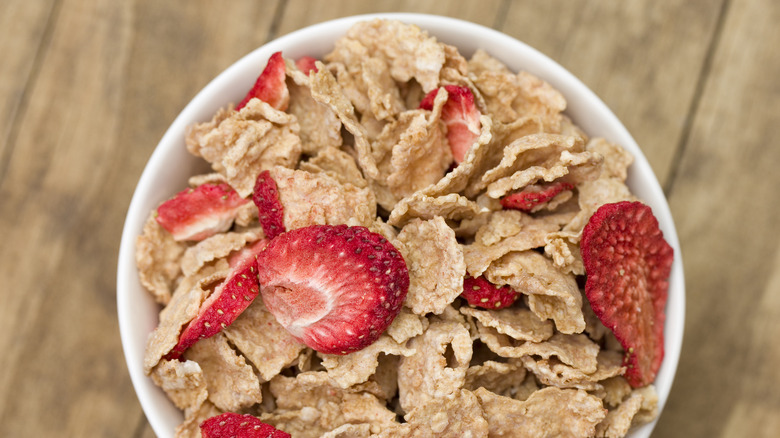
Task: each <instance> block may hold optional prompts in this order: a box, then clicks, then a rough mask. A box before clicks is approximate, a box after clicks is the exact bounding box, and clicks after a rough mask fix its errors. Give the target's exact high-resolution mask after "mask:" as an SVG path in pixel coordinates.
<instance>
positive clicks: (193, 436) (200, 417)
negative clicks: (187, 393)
mask: <svg viewBox="0 0 780 438" xmlns="http://www.w3.org/2000/svg"><path fill="white" fill-rule="evenodd" d="M221 413H222V411H220V410H219V408H217V407H216V406H214V404H213V403H211V402H209V401H208V400H206V401H205V402H203V404H201V405H200V407H198V409H196V410H194V411H193V410H190V411H186V412H185V413H184V421H183V422H182V423H181V424H180V425H178V426H176V430H175V431H174V433H173V436H174V438H201V434H200V423H202V422H204V421H206V420H208V419H209V418H211V417H214V416H217V415H219V414H221Z"/></svg>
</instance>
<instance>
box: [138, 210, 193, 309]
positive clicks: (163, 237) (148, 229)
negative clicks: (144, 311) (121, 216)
mask: <svg viewBox="0 0 780 438" xmlns="http://www.w3.org/2000/svg"><path fill="white" fill-rule="evenodd" d="M185 248H186V245H185V244H183V243H181V242H177V241H175V240H173V236H171V233H169V232H168V231H167V230H165V229H164V228H163V227H162V226H160V224H159V223H157V221H156V220H155V219H154V213H152V214H150V215H149V218H147V219H146V222H145V223H144V229H143V231H142V233H141V235H140V236H138V238H137V239H136V243H135V261H136V266H137V267H138V278H139V279H140V280H141V284H142V285H143V286H144V287H145V288H146V289H147V290H148V291H149V292H150V293H151V294H152V296H153V297H154V299H155V301H157V302H158V303H160V304H166V305H167V304H168V303H169V302H170V301H171V292H172V290H173V288H174V284H175V280H176V279H177V278H178V277H179V276H180V275H181V265H180V259H181V256H182V254H183V253H184V250H185Z"/></svg>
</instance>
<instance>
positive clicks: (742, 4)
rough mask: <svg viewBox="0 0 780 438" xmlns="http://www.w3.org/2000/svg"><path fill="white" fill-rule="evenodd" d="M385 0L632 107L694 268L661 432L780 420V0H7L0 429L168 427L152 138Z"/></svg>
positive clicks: (625, 111)
mask: <svg viewBox="0 0 780 438" xmlns="http://www.w3.org/2000/svg"><path fill="white" fill-rule="evenodd" d="M389 11H396V12H398V11H402V12H424V13H434V14H440V15H447V16H452V17H457V18H461V19H466V20H469V21H473V22H476V23H479V24H482V25H486V26H489V27H493V28H495V29H497V30H500V31H502V32H505V33H507V34H509V35H511V36H513V37H516V38H518V39H520V40H523V41H525V42H527V43H529V44H530V45H532V46H534V47H536V48H538V49H539V50H541V51H542V52H544V53H546V54H547V55H549V56H550V57H552V58H553V59H555V60H556V61H558V62H559V63H560V64H562V65H563V66H564V67H566V68H567V69H569V70H570V71H571V72H572V73H574V74H575V75H576V76H578V77H579V78H581V79H582V80H583V82H585V84H586V85H588V86H589V87H591V89H593V90H594V91H595V92H596V94H598V95H599V96H600V97H601V98H602V99H603V100H604V101H605V102H606V103H607V105H608V106H609V107H611V108H612V109H613V111H615V113H616V114H617V115H618V117H619V118H620V119H621V120H622V121H623V122H624V124H625V125H626V126H627V128H628V129H629V131H631V133H632V134H633V135H634V137H635V138H636V140H637V142H638V143H639V144H640V146H641V147H642V148H643V150H644V152H645V154H646V155H647V157H648V159H649V160H650V163H651V165H652V167H653V169H654V170H655V171H656V173H657V175H658V178H659V180H660V181H661V184H662V185H663V187H664V188H665V191H666V194H667V196H668V198H669V202H670V205H671V208H672V213H673V215H674V218H675V222H676V224H677V229H678V233H679V237H680V239H681V244H682V252H683V254H682V256H683V264H684V267H685V276H686V286H687V315H686V318H687V319H686V332H685V338H684V344H683V351H682V356H681V360H680V366H679V369H678V372H677V377H676V380H675V384H674V386H673V388H672V393H671V397H670V399H669V401H668V404H667V406H666V409H665V411H664V412H663V414H662V416H661V419H660V421H659V424H658V427H657V429H656V432H655V434H654V436H658V437H742V436H745V437H747V436H750V437H774V436H778V434H780V371H778V369H777V364H778V363H779V362H780V342H778V339H780V251H778V247H779V243H780V219H778V217H780V202H778V201H780V195H778V189H777V187H778V186H780V172H779V171H778V170H777V167H778V164H780V142H779V141H778V138H780V81H778V77H780V55H778V43H780V27H779V26H778V25H777V23H778V22H780V2H777V1H775V0H744V1H742V0H740V1H737V0H693V1H683V0H655V1H653V0H626V1H614V0H582V1H574V0H517V1H510V0H477V1H458V2H453V1H446V0H411V1H399V0H378V1H371V2H368V1H363V0H338V1H336V0H333V1H307V0H287V1H285V0H275V1H256V0H232V1H230V2H219V3H218V2H215V1H209V0H197V1H192V0H188V1H184V0H181V1H157V0H128V1H121V2H116V1H112V0H36V1H29V0H3V1H2V2H0V60H2V61H0V232H2V236H3V240H2V244H0V278H2V279H3V283H4V287H2V289H0V370H1V371H0V436H3V437H27V436H30V437H33V436H36V437H38V436H40V437H55V436H63V437H123V438H125V437H126V438H140V437H152V436H154V433H153V432H152V430H151V428H150V427H149V425H148V423H147V422H146V419H145V417H144V414H143V412H142V411H141V407H140V404H139V403H138V400H137V398H136V396H135V393H134V391H133V388H132V385H131V383H130V378H129V376H128V373H127V370H126V367H125V363H124V358H123V355H122V348H121V345H120V340H119V333H118V325H117V320H116V316H117V315H116V298H115V295H116V288H115V281H116V260H117V254H118V249H119V240H120V235H121V230H122V225H123V221H124V216H125V214H126V211H127V207H128V205H129V202H130V198H131V196H132V193H133V190H134V188H135V184H136V182H137V181H138V178H139V177H140V175H141V172H142V170H143V168H144V166H145V164H146V161H147V160H148V158H149V156H150V155H151V153H152V150H153V149H154V147H155V145H156V144H157V142H158V140H159V139H160V138H161V136H162V134H163V132H164V131H165V129H166V128H167V126H168V125H169V124H170V123H171V122H172V121H173V119H174V118H175V116H176V115H177V114H178V112H179V111H180V110H181V109H182V108H183V107H184V106H185V105H186V103H187V102H188V101H189V100H190V99H191V98H192V97H193V96H194V95H195V93H196V92H197V91H198V90H199V89H200V88H202V87H203V86H204V85H205V84H206V83H207V82H208V81H209V80H210V79H212V78H213V77H214V76H216V75H217V73H219V72H220V71H221V70H223V69H224V68H225V67H227V66H228V65H230V64H231V63H233V62H234V61H235V60H237V59H238V58H240V57H241V56H243V55H244V54H246V53H248V52H249V51H251V50H252V49H253V48H255V47H257V46H259V45H262V44H263V43H265V42H266V41H268V40H269V39H272V38H274V37H277V36H280V35H282V34H285V33H287V32H290V31H293V30H295V29H298V28H301V27H304V26H307V25H310V24H314V23H317V22H321V21H324V20H328V19H332V18H337V17H342V16H347V15H353V14H362V13H370V12H389Z"/></svg>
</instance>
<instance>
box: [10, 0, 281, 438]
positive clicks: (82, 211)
mask: <svg viewBox="0 0 780 438" xmlns="http://www.w3.org/2000/svg"><path fill="white" fill-rule="evenodd" d="M276 4H277V2H271V3H265V4H264V5H260V4H257V3H256V2H254V1H244V2H241V3H239V2H232V3H231V7H230V8H214V7H213V4H212V3H211V2H209V1H200V2H184V1H182V2H178V3H176V4H172V3H167V2H166V3H162V4H161V3H160V2H153V1H139V2H135V3H133V2H119V3H117V2H113V1H108V0H105V1H104V0H72V1H64V2H63V3H62V4H61V6H60V9H59V14H58V16H57V17H56V21H54V22H53V25H52V26H53V27H52V28H51V29H50V30H49V31H50V32H51V38H50V43H49V44H48V45H47V46H46V47H43V48H42V50H43V52H42V54H41V56H42V58H41V59H42V61H41V63H40V71H39V72H38V74H37V75H36V81H35V82H34V83H31V84H29V86H28V87H29V88H28V89H27V91H26V92H27V94H28V96H29V98H28V103H27V105H26V111H25V113H24V117H23V118H21V119H19V120H17V121H15V123H17V124H18V125H17V128H16V129H17V130H18V135H17V136H16V138H15V141H14V144H12V145H10V147H12V151H13V153H12V154H11V155H10V158H9V162H8V163H7V166H8V167H7V172H6V174H5V177H4V178H3V180H2V181H0V199H2V209H1V210H2V211H1V212H0V226H1V227H2V229H3V230H12V232H11V233H8V235H7V236H6V239H5V240H4V244H3V245H2V247H0V274H1V275H2V278H3V279H4V281H7V282H8V283H7V284H9V285H12V287H11V288H6V289H8V290H9V292H10V293H9V292H6V293H4V294H3V306H1V307H0V333H4V334H6V333H12V334H13V336H3V337H1V338H0V351H3V355H0V369H2V370H3V372H2V373H0V436H74V437H75V436H85V437H86V436H120V437H121V436H125V437H130V436H133V434H134V432H135V431H136V429H138V422H139V420H141V418H142V414H141V409H140V405H139V404H138V401H137V399H136V396H135V394H134V392H133V389H132V386H131V385H130V382H129V378H128V375H127V371H126V367H125V364H124V358H123V355H122V351H121V346H120V344H119V336H118V329H117V323H116V310H115V306H116V300H115V278H116V277H115V272H116V271H115V269H116V265H115V262H114V261H115V260H116V256H117V252H118V246H119V236H120V234H121V227H122V223H123V220H124V214H125V211H126V208H127V205H128V204H129V201H130V196H131V194H132V191H133V188H134V186H135V183H136V181H137V180H138V177H139V176H140V173H141V170H142V168H143V166H144V165H145V162H146V160H147V158H148V156H149V154H150V153H151V151H152V150H153V148H154V146H155V145H156V143H157V141H158V140H159V138H160V137H161V136H162V133H163V132H164V130H165V129H166V127H167V126H168V125H169V124H170V122H171V121H172V120H173V118H174V117H175V115H176V113H178V112H179V111H180V110H181V108H182V107H183V106H184V104H185V103H186V102H187V101H188V100H189V99H190V98H191V97H192V96H193V95H194V94H195V92H196V91H197V90H198V89H200V88H201V87H202V86H203V85H205V83H206V82H208V80H210V79H211V78H212V77H213V76H214V75H215V74H216V73H217V72H219V71H220V70H222V69H224V68H225V67H226V66H227V65H229V64H230V63H232V62H233V61H234V60H235V59H237V58H238V57H240V56H241V55H243V54H245V53H246V52H247V51H249V50H251V49H252V48H254V47H255V46H257V45H259V44H261V43H262V42H263V41H264V40H265V38H267V35H268V33H269V29H270V23H271V21H272V17H267V16H266V15H264V12H265V8H266V7H268V6H272V7H275V6H276ZM247 16H249V17H255V18H253V19H252V20H247V19H246V17H247ZM228 27H229V28H230V29H231V31H230V32H225V31H224V30H225V29H226V28H228ZM20 394H21V395H22V396H21V397H20Z"/></svg>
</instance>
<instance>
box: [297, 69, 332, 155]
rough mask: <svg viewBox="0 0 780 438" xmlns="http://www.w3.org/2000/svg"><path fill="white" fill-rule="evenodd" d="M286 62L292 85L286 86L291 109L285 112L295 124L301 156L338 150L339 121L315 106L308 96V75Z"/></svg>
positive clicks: (316, 102)
mask: <svg viewBox="0 0 780 438" xmlns="http://www.w3.org/2000/svg"><path fill="white" fill-rule="evenodd" d="M286 61H287V72H288V75H289V76H290V77H292V79H293V82H292V83H289V81H288V88H289V90H290V106H289V108H288V109H287V112H289V113H290V114H292V115H294V116H295V117H296V119H297V120H298V126H299V128H300V129H299V131H298V135H299V136H300V138H301V152H302V153H304V154H307V155H316V154H317V153H318V152H319V151H321V150H322V149H325V148H338V147H339V146H341V143H342V139H341V121H340V120H339V118H338V116H337V115H336V113H334V112H333V110H332V109H331V108H329V107H328V106H326V105H323V104H322V103H320V102H318V101H317V100H315V99H314V98H313V97H312V94H311V80H310V79H309V75H307V74H304V73H303V72H301V71H298V70H297V68H295V67H294V66H295V63H292V62H290V61H289V60H286Z"/></svg>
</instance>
